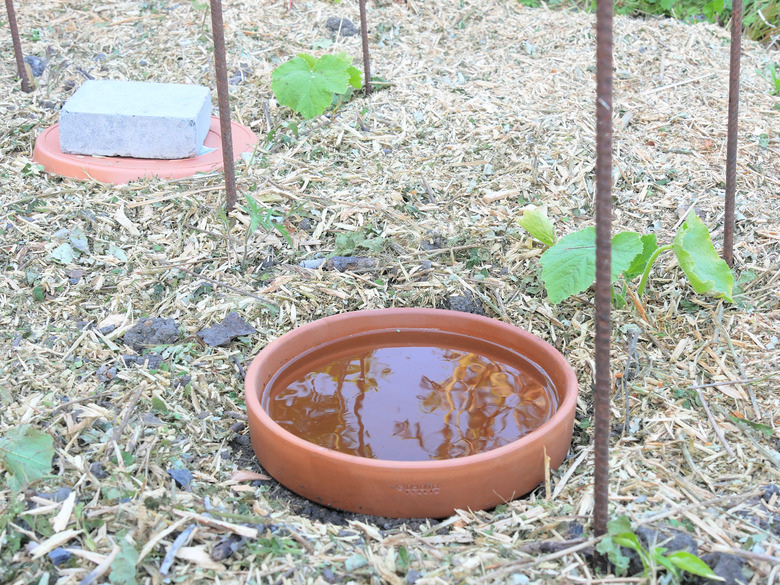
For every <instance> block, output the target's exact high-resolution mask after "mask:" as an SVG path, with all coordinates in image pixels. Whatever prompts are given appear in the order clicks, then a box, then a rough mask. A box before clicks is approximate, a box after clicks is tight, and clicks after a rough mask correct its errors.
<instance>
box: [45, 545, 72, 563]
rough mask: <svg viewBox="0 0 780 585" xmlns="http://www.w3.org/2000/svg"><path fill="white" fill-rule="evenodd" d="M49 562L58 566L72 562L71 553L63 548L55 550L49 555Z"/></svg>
mask: <svg viewBox="0 0 780 585" xmlns="http://www.w3.org/2000/svg"><path fill="white" fill-rule="evenodd" d="M49 560H50V561H51V562H52V564H53V565H55V566H58V565H61V564H62V563H67V562H68V561H69V560H70V553H69V552H68V551H66V550H65V549H64V548H62V547H59V548H55V549H54V550H53V551H51V552H50V553H49Z"/></svg>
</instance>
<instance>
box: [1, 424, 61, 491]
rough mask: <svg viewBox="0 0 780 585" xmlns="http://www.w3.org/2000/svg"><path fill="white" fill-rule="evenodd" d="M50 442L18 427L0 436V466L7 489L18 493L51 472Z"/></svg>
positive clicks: (44, 435) (40, 433) (42, 435)
mask: <svg viewBox="0 0 780 585" xmlns="http://www.w3.org/2000/svg"><path fill="white" fill-rule="evenodd" d="M53 444H54V441H53V439H52V438H51V436H50V435H48V434H47V433H44V432H43V431H39V430H38V429H35V428H33V427H31V426H30V425H22V426H18V427H13V428H11V429H10V430H9V431H8V432H7V433H6V434H5V435H4V436H3V437H0V464H1V465H2V466H3V467H5V469H6V471H7V472H8V475H7V477H8V487H10V488H11V490H13V491H19V490H20V489H21V488H22V487H23V486H25V485H27V484H28V483H30V482H33V481H36V480H38V479H41V478H42V477H45V476H46V475H48V474H49V473H50V472H51V461H52V458H53V457H54V447H53Z"/></svg>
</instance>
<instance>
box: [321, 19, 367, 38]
mask: <svg viewBox="0 0 780 585" xmlns="http://www.w3.org/2000/svg"><path fill="white" fill-rule="evenodd" d="M325 28H327V29H328V30H329V31H330V32H331V33H333V34H334V35H335V34H341V36H342V37H353V36H355V35H357V34H360V29H359V28H358V27H356V26H355V25H354V24H353V23H352V21H351V20H350V19H348V18H339V17H337V16H331V17H330V18H329V19H328V22H327V23H325Z"/></svg>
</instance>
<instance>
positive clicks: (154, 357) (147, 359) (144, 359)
mask: <svg viewBox="0 0 780 585" xmlns="http://www.w3.org/2000/svg"><path fill="white" fill-rule="evenodd" d="M122 359H123V360H124V362H125V364H127V365H128V366H132V365H137V366H141V367H143V368H147V369H149V370H159V369H160V365H161V364H162V361H163V357H162V356H161V355H160V354H159V353H155V352H151V353H148V354H146V355H140V356H139V355H123V356H122Z"/></svg>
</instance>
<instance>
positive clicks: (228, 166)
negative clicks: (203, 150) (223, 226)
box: [211, 0, 236, 213]
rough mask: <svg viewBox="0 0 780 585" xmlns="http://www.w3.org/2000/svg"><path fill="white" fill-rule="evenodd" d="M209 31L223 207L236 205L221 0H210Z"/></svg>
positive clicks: (229, 207) (234, 168) (228, 210)
mask: <svg viewBox="0 0 780 585" xmlns="http://www.w3.org/2000/svg"><path fill="white" fill-rule="evenodd" d="M211 31H212V36H213V38H214V69H215V70H216V75H217V101H218V102H219V129H220V133H221V134H222V164H223V165H224V169H225V193H226V195H227V197H226V201H225V208H226V209H227V212H228V213H230V212H231V211H232V210H233V208H234V207H235V206H236V166H235V161H234V160H233V132H232V128H231V125H230V93H229V90H228V80H227V61H226V59H225V26H224V24H223V23H222V0H211Z"/></svg>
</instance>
